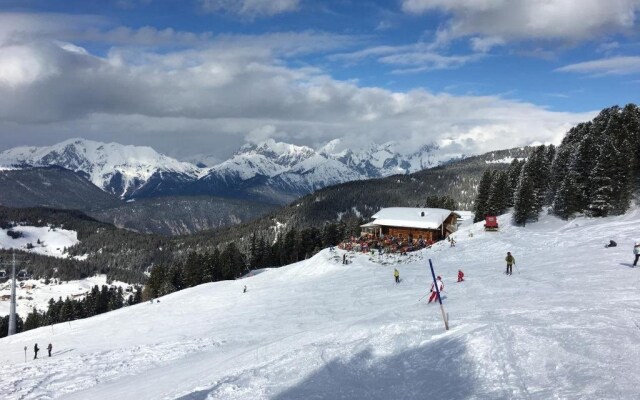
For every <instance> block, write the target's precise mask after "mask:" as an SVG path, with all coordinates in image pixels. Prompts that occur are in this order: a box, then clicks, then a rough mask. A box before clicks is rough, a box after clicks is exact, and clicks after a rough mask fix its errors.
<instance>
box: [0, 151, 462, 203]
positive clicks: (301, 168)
mask: <svg viewBox="0 0 640 400" xmlns="http://www.w3.org/2000/svg"><path fill="white" fill-rule="evenodd" d="M338 145H339V140H334V141H332V142H329V143H328V144H327V145H325V146H323V147H322V148H320V149H318V150H314V149H312V148H310V147H307V146H297V145H293V144H287V143H280V142H276V141H274V140H272V139H269V140H267V141H265V142H262V143H251V144H246V145H244V146H242V147H241V148H240V149H239V150H238V151H237V152H236V153H235V154H234V155H233V156H232V157H231V158H229V159H228V160H226V161H223V162H221V163H219V164H217V165H213V166H205V164H206V163H205V162H198V161H197V159H195V158H191V159H190V160H191V161H193V162H195V163H190V162H182V161H178V160H176V159H174V158H171V157H168V156H166V155H163V154H160V153H158V152H156V151H155V150H154V149H152V148H150V147H139V146H125V145H121V144H117V143H101V142H96V141H91V140H85V139H70V140H67V141H64V142H62V143H58V144H56V145H53V146H49V147H16V148H13V149H10V150H6V151H4V152H2V153H0V168H2V167H4V168H31V167H46V166H59V167H63V168H66V169H69V170H72V171H75V172H78V173H80V174H81V175H83V176H85V177H86V178H87V179H89V180H90V181H91V182H92V183H94V184H95V185H96V186H98V187H100V188H101V189H103V190H105V191H107V192H109V193H112V194H115V195H117V196H119V197H121V198H123V199H130V198H136V197H153V196H159V195H195V194H209V195H222V196H231V197H257V198H261V199H263V200H269V201H275V202H284V201H289V200H291V199H293V198H295V197H298V196H301V195H304V194H306V193H309V192H312V191H314V190H317V189H320V188H323V187H326V186H330V185H335V184H339V183H343V182H348V181H354V180H363V179H371V178H379V177H385V176H389V175H393V174H404V173H411V172H415V171H419V170H421V169H424V168H429V167H433V166H436V165H439V164H441V163H442V162H443V161H448V160H449V159H451V156H447V159H443V158H439V156H438V148H437V147H436V146H426V147H423V148H421V149H419V150H418V151H416V152H415V153H413V154H410V155H401V154H400V153H398V152H397V151H395V150H394V148H395V147H396V143H393V142H389V143H386V144H383V145H376V144H371V145H369V146H368V147H366V148H364V149H362V150H359V151H354V150H344V151H340V152H336V151H335V150H334V149H335V148H336V147H337V146H338ZM202 157H203V159H206V157H207V156H202ZM209 159H210V158H209ZM196 164H197V165H196Z"/></svg>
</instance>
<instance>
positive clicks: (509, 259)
mask: <svg viewBox="0 0 640 400" xmlns="http://www.w3.org/2000/svg"><path fill="white" fill-rule="evenodd" d="M633 253H634V254H635V255H636V259H635V261H634V263H633V265H634V266H635V265H636V263H637V262H638V259H640V243H636V245H635V247H634V249H633ZM504 261H505V262H506V263H507V270H506V271H505V274H506V275H512V274H513V265H514V264H515V263H516V258H515V257H514V256H513V255H512V254H511V252H510V251H508V252H507V256H506V257H505V259H504ZM393 278H394V280H395V283H400V271H398V269H397V268H394V269H393ZM436 282H437V284H438V288H437V290H436V286H435V283H432V284H431V296H430V297H429V301H428V303H431V302H432V301H434V300H436V299H437V298H438V293H439V292H442V291H443V290H444V283H443V282H442V277H441V276H438V277H437V278H436ZM457 282H464V272H462V270H460V269H459V270H458V281H457Z"/></svg>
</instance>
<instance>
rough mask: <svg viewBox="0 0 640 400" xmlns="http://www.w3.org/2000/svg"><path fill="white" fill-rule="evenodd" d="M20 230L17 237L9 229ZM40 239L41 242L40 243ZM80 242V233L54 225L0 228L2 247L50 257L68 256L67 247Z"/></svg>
mask: <svg viewBox="0 0 640 400" xmlns="http://www.w3.org/2000/svg"><path fill="white" fill-rule="evenodd" d="M10 230H11V231H14V232H19V233H21V234H22V236H21V237H18V238H16V239H14V238H12V237H11V236H9V235H8V234H7V231H10ZM38 240H39V241H40V243H38ZM77 243H78V233H77V232H76V231H71V230H67V229H61V228H54V227H48V226H44V227H36V226H16V227H13V228H11V229H0V249H17V250H22V251H28V252H30V253H36V254H41V255H43V256H50V257H58V258H60V257H66V256H67V254H66V253H65V251H66V250H65V248H68V247H71V246H73V245H75V244H77Z"/></svg>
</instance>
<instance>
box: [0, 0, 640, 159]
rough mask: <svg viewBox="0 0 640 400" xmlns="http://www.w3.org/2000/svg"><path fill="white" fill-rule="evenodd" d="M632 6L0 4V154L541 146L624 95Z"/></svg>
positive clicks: (636, 71) (515, 1)
mask: <svg viewBox="0 0 640 400" xmlns="http://www.w3.org/2000/svg"><path fill="white" fill-rule="evenodd" d="M639 11H640V0H615V1H610V2H603V1H599V0H581V1H580V0H510V1H507V0H392V1H368V2H363V1H350V0H342V1H340V0H337V1H314V0H236V1H232V0H183V1H178V0H113V1H111V0H103V1H86V0H85V1H81V0H76V1H44V0H42V1H39V0H22V1H3V0H0V96H1V97H2V98H3V100H0V149H5V148H9V147H13V146H16V145H21V144H28V145H46V144H51V143H55V142H57V141H60V140H64V139H66V138H69V137H76V136H80V137H86V138H90V139H96V140H102V141H118V142H122V143H126V144H136V145H151V146H153V147H155V148H156V149H158V150H160V151H162V152H165V153H168V154H170V155H174V156H176V157H186V156H189V155H192V154H196V153H206V154H211V155H213V156H215V157H219V158H224V157H227V156H228V155H229V154H230V153H231V152H233V150H234V149H235V148H237V146H239V145H241V144H242V143H244V142H246V141H259V140H263V139H266V138H274V139H276V140H281V141H286V142H292V143H296V144H305V145H310V146H312V147H316V148H317V147H319V146H321V145H323V144H324V143H326V142H328V141H330V140H333V139H336V138H338V139H340V140H341V141H342V145H343V146H344V147H356V146H358V145H364V144H366V142H378V143H380V142H385V141H388V140H394V138H395V136H400V137H402V138H404V139H407V138H408V139H409V141H405V140H403V142H405V144H404V145H403V146H400V147H401V149H400V150H402V151H405V152H410V151H411V150H412V149H414V148H415V147H417V146H420V145H422V144H431V143H436V144H440V145H443V144H445V143H446V144H447V146H451V149H450V150H451V151H452V152H454V153H455V152H458V153H466V154H470V153H478V152H482V151H487V150H492V149H495V148H505V147H513V146H518V145H526V144H532V143H539V142H557V141H558V140H559V139H560V138H561V137H562V134H563V133H564V132H566V130H567V129H568V127H570V126H572V125H574V124H575V123H576V122H579V121H583V120H585V119H589V118H591V117H593V115H594V113H595V112H597V111H598V110H600V109H602V108H604V107H609V106H612V105H615V104H619V105H624V104H626V103H629V102H634V103H637V102H638V95H637V93H638V91H639V89H640V56H639V55H638V54H640V41H639V37H638V33H639V29H638V22H637V18H638V15H639Z"/></svg>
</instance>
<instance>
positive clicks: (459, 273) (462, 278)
mask: <svg viewBox="0 0 640 400" xmlns="http://www.w3.org/2000/svg"><path fill="white" fill-rule="evenodd" d="M462 281H464V272H462V270H461V269H459V270H458V282H462Z"/></svg>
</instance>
